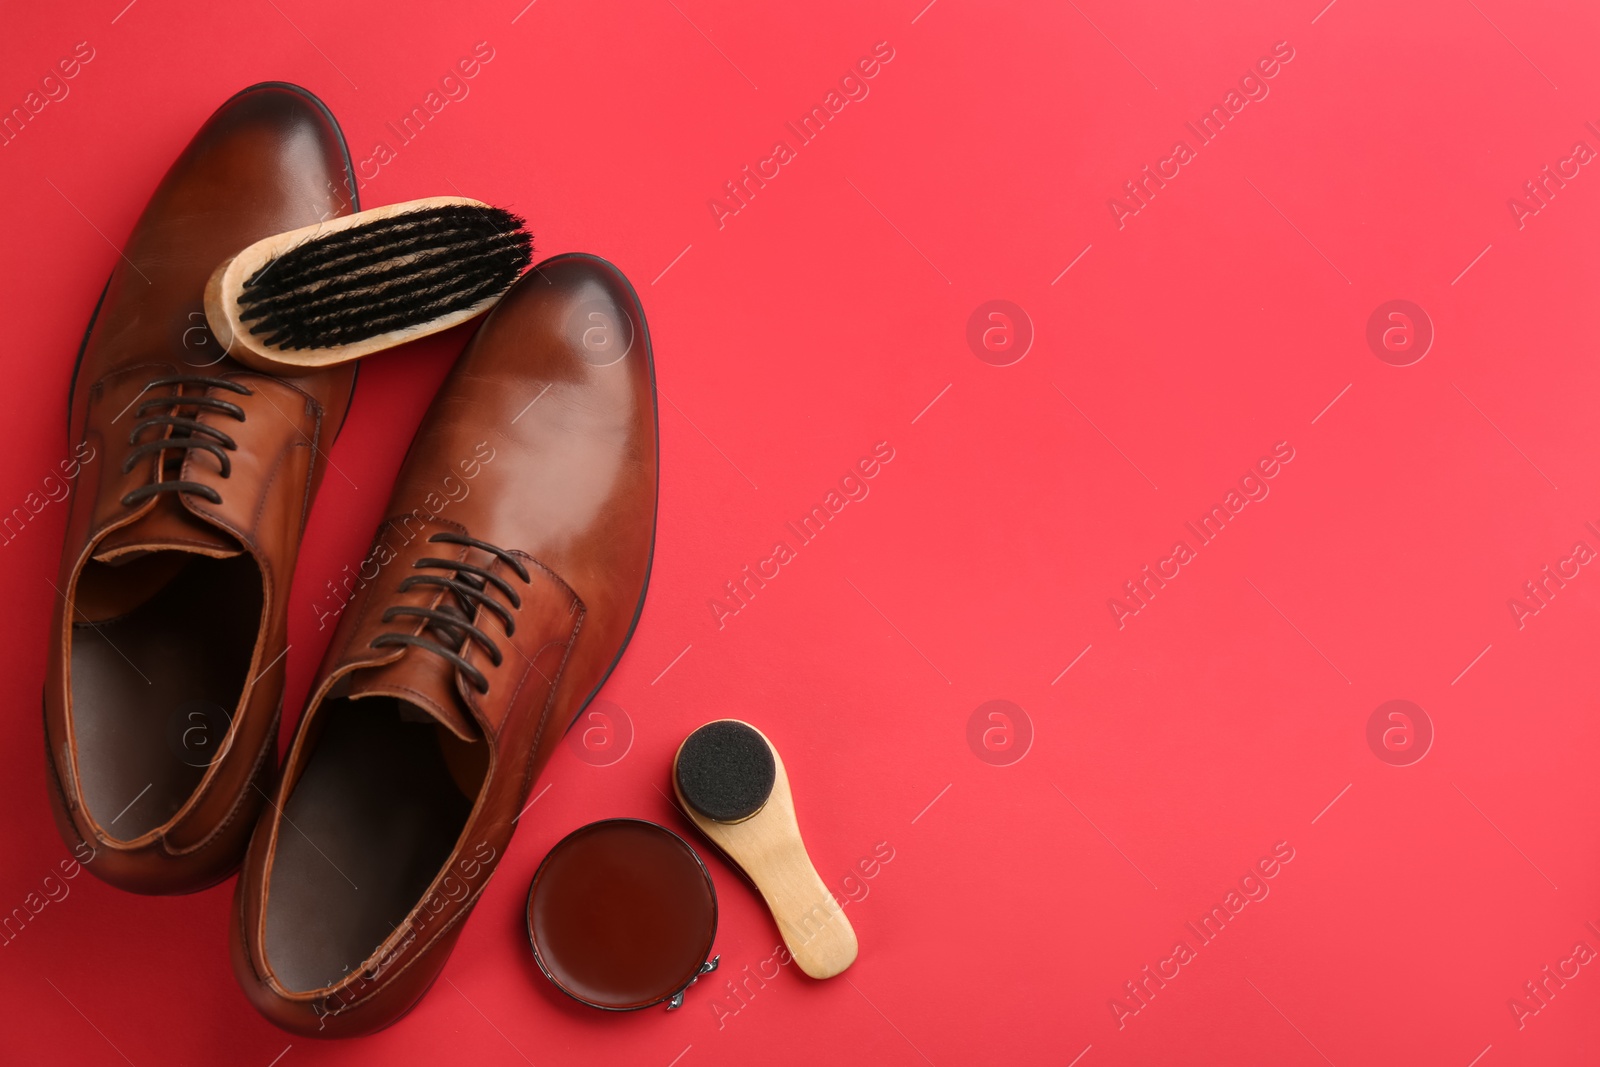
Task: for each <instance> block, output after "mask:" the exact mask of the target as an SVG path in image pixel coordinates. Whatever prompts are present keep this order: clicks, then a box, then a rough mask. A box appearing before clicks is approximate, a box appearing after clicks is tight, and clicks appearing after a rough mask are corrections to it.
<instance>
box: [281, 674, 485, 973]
mask: <svg viewBox="0 0 1600 1067" xmlns="http://www.w3.org/2000/svg"><path fill="white" fill-rule="evenodd" d="M403 711H406V712H410V714H402V712H403ZM317 715H318V717H319V718H321V719H322V725H321V733H320V736H318V737H317V739H316V742H315V748H314V750H313V752H312V754H311V757H310V761H309V763H308V764H307V766H306V769H305V771H304V773H303V774H302V775H301V777H300V780H299V781H298V782H296V783H295V787H294V792H293V793H291V794H290V795H289V798H288V800H287V801H286V802H285V804H284V821H283V825H282V826H280V827H279V830H278V843H277V849H276V854H275V856H274V857H273V863H272V871H271V873H270V875H269V876H268V877H269V881H268V886H267V904H266V946H265V947H266V954H267V962H268V964H269V965H270V966H271V967H272V970H273V973H274V974H276V975H277V978H278V981H279V982H281V983H282V984H283V985H284V987H285V988H287V989H290V990H293V991H296V992H306V991H310V990H315V989H323V988H325V987H327V986H329V985H331V984H333V983H334V982H336V981H338V980H339V979H340V978H342V977H344V976H345V975H346V974H348V973H349V972H351V971H353V970H357V969H359V968H360V967H361V966H362V964H363V963H365V962H366V961H367V960H368V958H369V957H371V956H372V954H373V952H374V951H375V950H376V949H377V948H378V946H379V945H381V944H382V943H383V942H384V940H385V939H386V938H388V937H389V935H390V934H392V933H394V932H395V931H396V930H399V929H401V928H402V926H403V924H404V923H405V922H406V917H407V915H409V914H410V912H411V911H412V909H413V908H415V907H416V905H417V903H418V902H419V901H420V900H421V898H422V896H423V894H424V893H425V892H426V890H427V888H428V884H429V883H430V882H432V881H433V879H434V877H435V876H436V875H437V874H438V873H439V870H440V868H441V867H442V866H443V865H444V864H445V862H446V861H447V860H448V859H449V856H450V853H451V851H452V850H453V849H454V848H455V845H456V842H457V841H458V840H459V838H460V837H461V832H462V829H463V828H464V827H465V826H466V821H467V816H468V814H469V813H470V812H471V810H472V804H473V797H475V796H476V788H474V790H473V794H472V796H468V795H467V793H466V792H464V791H463V789H462V788H461V787H460V786H458V785H457V782H456V778H455V776H453V775H452V773H451V769H450V766H449V763H448V762H447V761H446V759H445V756H444V753H443V750H442V748H441V740H440V734H441V731H440V730H439V729H438V727H437V724H436V723H434V722H433V721H432V720H431V719H427V717H426V716H424V715H422V714H421V713H420V712H417V711H416V710H415V709H414V708H411V706H410V705H407V704H403V703H402V702H401V701H399V700H396V699H394V698H393V697H365V698H362V699H360V700H349V699H345V698H335V699H332V700H329V701H327V702H326V703H325V704H324V705H323V707H322V708H321V709H319V710H318V712H317ZM417 719H421V720H424V721H413V720H417ZM471 747H472V748H474V749H475V750H476V751H477V752H482V753H484V754H486V753H487V747H486V745H484V744H483V743H482V742H479V743H477V744H476V745H474V746H471ZM470 781H471V780H470V779H469V782H470ZM476 782H477V783H481V782H482V771H481V769H480V770H479V771H478V772H477V774H476Z"/></svg>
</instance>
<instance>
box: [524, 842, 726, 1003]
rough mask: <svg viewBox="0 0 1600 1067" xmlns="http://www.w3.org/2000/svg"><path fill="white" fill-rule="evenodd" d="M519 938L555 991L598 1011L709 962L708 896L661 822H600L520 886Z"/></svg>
mask: <svg viewBox="0 0 1600 1067" xmlns="http://www.w3.org/2000/svg"><path fill="white" fill-rule="evenodd" d="M527 923H528V940H529V942H530V943H531V944H532V946H533V957H534V960H535V961H537V963H538V964H539V969H540V970H541V971H543V972H544V975H545V977H546V978H548V979H550V981H551V982H552V983H554V985H555V986H556V988H557V989H559V990H561V991H562V992H563V993H566V994H567V995H568V996H570V997H572V998H573V999H574V1000H578V1001H581V1002H582V1003H584V1004H588V1005H590V1006H591V1007H595V1008H601V1009H604V1010H607V1011H632V1010H635V1009H638V1008H646V1007H649V1006H650V1005H652V1004H660V1003H662V1002H663V1001H667V1002H669V1003H668V1007H669V1008H674V1007H677V1006H678V1004H679V1003H681V1002H682V999H683V996H682V995H683V991H684V990H685V989H687V988H688V987H689V986H690V985H692V984H693V983H694V981H695V979H697V978H698V977H699V976H700V975H701V974H703V973H705V972H707V971H710V970H713V969H715V967H716V961H715V960H711V961H709V962H708V960H707V957H708V956H709V955H710V953H711V945H712V942H713V941H714V940H715V938H716V932H717V892H716V889H715V888H714V887H713V886H712V884H711V875H710V873H709V872H707V870H706V867H705V864H704V863H702V862H701V861H700V857H699V856H698V855H696V854H695V851H694V849H692V848H690V847H689V845H688V843H687V842H685V841H684V840H683V838H681V837H679V836H678V835H677V834H675V833H673V832H672V831H671V830H668V829H667V828H666V827H664V826H658V825H656V824H655V823H652V822H645V821H644V820H641V819H605V820H602V821H600V822H593V823H590V824H589V825H587V826H582V827H579V828H578V829H576V830H574V831H573V832H572V833H570V834H568V835H567V836H566V837H564V838H562V839H561V840H560V841H559V842H557V844H556V846H555V847H554V848H552V849H551V850H550V853H549V855H547V856H545V858H544V861H543V862H542V863H540V864H539V869H538V871H536V872H535V873H534V876H533V884H532V885H531V886H530V887H529V889H528V909H527Z"/></svg>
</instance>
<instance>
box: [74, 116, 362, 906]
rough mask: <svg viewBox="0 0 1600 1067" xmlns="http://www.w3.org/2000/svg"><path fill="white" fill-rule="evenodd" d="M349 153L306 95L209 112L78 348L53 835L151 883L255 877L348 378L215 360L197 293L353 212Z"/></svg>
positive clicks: (112, 878) (107, 866) (100, 867)
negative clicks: (311, 525) (298, 613)
mask: <svg viewBox="0 0 1600 1067" xmlns="http://www.w3.org/2000/svg"><path fill="white" fill-rule="evenodd" d="M353 189H354V183H353V181H352V180H351V174H350V164H349V157H348V155H347V154H346V152H345V148H344V141H343V138H342V137H341V135H340V133H339V129H338V127H337V126H336V125H335V123H334V121H333V118H332V116H331V115H329V114H328V112H327V109H326V108H324V107H323V106H322V104H321V103H320V102H319V101H318V100H317V99H316V98H315V97H313V96H311V95H310V94H309V93H307V92H305V91H304V90H302V89H298V88H296V87H294V86H288V85H279V84H267V85H258V86H255V87H252V88H250V89H246V90H245V91H244V92H242V93H240V94H239V95H237V96H235V97H234V98H233V99H231V100H229V101H228V102H227V103H226V104H224V105H223V106H222V107H221V108H220V109H218V110H217V112H216V113H215V114H214V115H212V116H211V118H210V119H209V120H208V121H207V122H206V124H205V126H203V127H202V128H201V130H200V132H199V133H198V134H197V135H196V136H195V138H194V140H193V141H191V142H190V144H189V147H188V148H187V149H185V150H184V152H183V154H182V155H181V156H179V157H178V161H177V162H176V163H175V164H173V166H172V169H171V170H169V171H168V172H167V176H166V177H165V178H164V179H163V180H162V182H161V185H160V186H159V187H158V188H157V189H156V192H155V195H154V196H153V197H152V198H151V200H150V204H149V206H147V207H146V208H145V211H144V214H143V215H142V216H140V218H139V221H138V223H137V224H136V225H135V226H134V229H133V233H132V234H131V235H130V236H129V238H128V243H127V246H126V247H125V248H124V249H123V252H122V256H121V259H120V260H119V261H118V263H117V266H116V269H115V270H114V271H113V272H112V274H111V280H110V281H109V282H108V283H107V285H106V290H105V292H104V293H103V294H102V296H101V298H100V304H99V306H98V308H96V311H95V317H94V319H93V321H92V322H91V323H90V326H89V331H88V333H87V335H86V336H85V338H84V345H83V349H82V351H81V352H80V354H79V357H78V360H79V362H78V367H77V369H76V371H75V373H74V379H73V387H72V390H71V395H70V401H69V422H68V435H69V437H68V439H69V441H71V442H74V443H75V444H76V451H75V455H76V457H77V459H78V460H79V461H81V463H82V473H81V475H80V476H79V479H78V483H79V484H78V489H77V493H76V494H75V495H74V496H73V498H72V505H71V515H70V518H69V519H68V522H67V535H66V547H65V551H64V552H63V554H62V559H61V569H60V572H59V575H57V576H55V577H54V578H53V581H54V584H55V587H56V592H57V596H56V602H55V616H54V620H53V626H54V629H53V631H52V636H51V640H50V645H49V653H48V657H49V658H48V663H47V666H46V673H45V686H44V720H45V738H46V742H47V756H48V760H49V764H50V768H51V775H52V780H53V781H52V786H53V788H52V790H51V794H52V800H53V802H54V807H55V813H56V823H57V825H58V827H59V829H60V831H61V836H62V837H63V838H64V839H65V840H66V841H67V843H68V844H69V845H73V846H76V845H77V843H78V842H79V841H83V842H86V843H88V844H89V845H90V846H92V847H94V848H95V849H96V850H98V852H99V855H98V856H97V857H96V860H95V862H94V864H93V865H92V866H91V867H90V870H92V871H93V872H94V873H95V874H97V875H99V876H100V877H101V878H104V879H105V880H106V881H108V882H111V883H112V884H114V885H118V886H121V887H123V888H125V889H132V890H135V891H137V892H142V893H183V892H190V891H193V890H196V889H201V888H204V887H205V886H207V885H210V884H212V883H213V882H216V881H218V880H220V879H222V878H224V877H226V876H227V875H228V874H229V873H231V872H232V871H233V870H234V869H235V868H236V867H237V866H238V864H239V860H240V858H241V856H242V855H243V853H244V850H245V847H246V845H247V843H248V840H249V834H250V831H251V829H252V827H253V826H254V824H255V819H256V815H257V813H258V811H259V809H260V806H261V804H262V802H263V800H264V799H265V794H264V793H263V792H262V790H264V789H265V788H267V786H268V784H269V783H270V781H271V777H272V773H273V769H274V764H275V761H276V756H277V747H276V746H277V734H278V717H279V713H280V711H281V709H282V702H283V701H282V697H283V682H284V665H283V656H284V653H285V651H286V644H285V641H286V637H285V631H286V626H285V610H286V605H287V603H288V600H289V582H290V578H291V576H292V575H293V573H294V564H295V557H296V555H297V554H298V552H299V547H300V534H301V531H302V529H303V528H304V526H305V520H306V513H307V511H308V509H309V508H310V506H311V500H312V497H313V496H314V495H315V493H316V489H317V484H318V482H319V480H320V479H321V476H322V473H323V469H324V467H325V465H326V463H327V459H326V453H327V450H328V448H329V447H330V445H331V443H332V441H333V437H334V434H335V432H336V430H337V428H338V427H339V425H340V423H341V422H342V421H343V419H344V415H345V410H346V408H347V407H348V406H349V403H350V392H351V388H352V385H353V384H354V373H353V370H352V368H349V367H344V368H339V369H335V370H331V371H325V372H320V373H317V374H311V375H307V376H304V377H300V378H294V379H292V380H291V379H282V378H275V377H272V376H270V375H265V374H261V373H258V372H256V371H251V370H248V369H246V368H244V367H242V366H240V365H239V364H237V363H234V362H233V361H232V360H230V359H224V358H219V357H220V350H219V349H218V348H217V345H216V342H215V341H214V340H212V339H211V338H210V334H209V332H208V331H207V329H206V326H205V315H204V312H203V308H202V303H201V299H202V296H203V293H204V289H205V283H206V278H207V277H208V276H210V274H211V272H212V271H213V270H214V269H216V266H217V264H218V263H220V262H222V260H224V259H226V258H227V257H228V256H230V255H232V254H233V253H234V252H236V251H238V250H239V249H241V248H243V247H244V246H246V245H248V244H250V243H251V242H252V241H255V240H257V239H259V238H261V237H265V236H267V235H269V234H274V233H278V232H279V231H282V230H286V229H289V228H291V227H295V226H304V225H307V224H309V223H314V222H316V221H317V220H318V219H319V218H324V217H327V218H331V217H333V216H336V215H343V214H346V213H348V212H349V211H351V210H352V209H353V208H354V206H355V205H354V193H353Z"/></svg>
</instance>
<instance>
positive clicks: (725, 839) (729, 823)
mask: <svg viewBox="0 0 1600 1067" xmlns="http://www.w3.org/2000/svg"><path fill="white" fill-rule="evenodd" d="M672 787H673V790H674V791H675V792H676V793H677V795H678V802H679V803H680V804H681V805H682V806H683V809H684V812H685V814H687V815H688V817H689V820H690V821H691V822H693V823H694V824H695V826H696V827H697V828H698V829H699V830H700V832H701V833H703V834H705V835H706V837H707V838H709V839H710V841H711V843H712V844H714V845H716V846H717V847H718V848H719V849H720V850H721V851H722V853H723V854H724V855H725V856H727V858H728V859H729V860H730V861H732V862H733V863H734V864H736V865H737V866H738V867H739V868H740V869H742V870H743V871H744V873H745V874H746V875H748V876H749V878H750V881H751V882H753V883H754V884H755V887H756V889H757V890H758V891H759V892H760V893H761V896H762V897H763V898H764V899H765V900H766V902H767V907H768V908H769V909H770V910H771V912H772V917H773V918H774V919H776V920H777V923H778V932H779V933H780V934H781V935H782V936H783V941H784V944H785V945H787V946H788V948H789V954H790V955H791V956H792V957H793V958H794V961H795V962H796V963H797V964H799V965H800V969H801V970H802V971H805V972H806V974H808V975H810V976H811V977H813V978H832V977H833V976H834V975H836V974H838V973H839V972H840V971H843V970H844V969H845V968H846V967H849V966H850V964H852V963H854V962H855V958H856V951H857V945H856V934H855V930H854V929H852V928H851V926H850V920H849V919H847V918H846V917H845V914H844V909H842V908H840V907H839V903H838V901H836V900H835V899H834V898H833V894H832V893H830V892H828V887H827V886H826V885H824V884H823V882H822V879H821V878H819V877H818V876H817V869H816V867H814V866H813V865H812V863H811V857H810V856H809V855H808V854H807V853H806V846H805V842H804V841H802V840H801V838H800V824H799V822H798V821H796V819H795V814H794V796H793V794H792V793H791V792H790V791H789V775H788V772H787V771H785V770H784V767H783V759H782V758H781V757H780V756H779V755H778V750H777V749H776V748H774V747H773V745H772V742H771V741H769V740H767V737H766V735H765V734H763V733H762V732H761V731H760V730H757V729H756V728H755V727H754V726H751V725H750V724H749V723H746V722H740V721H739V720H737V719H718V720H717V721H715V722H709V723H706V724H705V725H704V726H702V727H700V728H699V729H698V730H696V731H695V732H694V733H692V734H690V735H689V736H688V737H687V738H685V739H684V742H683V744H682V745H680V746H679V747H678V753H677V755H676V756H675V757H674V758H673V762H672Z"/></svg>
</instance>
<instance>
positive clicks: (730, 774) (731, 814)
mask: <svg viewBox="0 0 1600 1067" xmlns="http://www.w3.org/2000/svg"><path fill="white" fill-rule="evenodd" d="M674 773H675V774H676V775H677V778H678V791H679V792H680V793H682V794H683V799H684V800H685V801H686V802H687V803H688V805H689V806H690V807H691V808H693V809H694V810H695V811H698V812H699V813H700V814H701V815H704V816H705V817H706V818H708V819H710V820H712V821H713V822H738V821H739V820H741V819H748V818H749V817H750V816H752V815H754V814H755V813H756V812H758V811H760V810H761V807H762V805H764V804H765V803H766V802H767V797H768V796H769V795H771V793H772V783H773V782H774V781H776V780H777V776H778V768H777V765H776V764H775V763H774V762H773V759H772V749H771V748H770V747H769V746H768V745H767V741H766V738H764V737H762V736H761V735H760V734H759V733H757V732H756V731H755V729H754V728H752V727H750V726H746V725H745V724H744V723H742V722H734V721H732V720H722V721H720V722H709V723H706V724H705V725H704V726H702V727H700V729H698V730H696V731H695V732H694V733H692V734H690V735H689V738H688V740H686V741H684V743H683V747H682V748H681V749H679V750H678V765H677V768H676V770H675V772H674Z"/></svg>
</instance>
